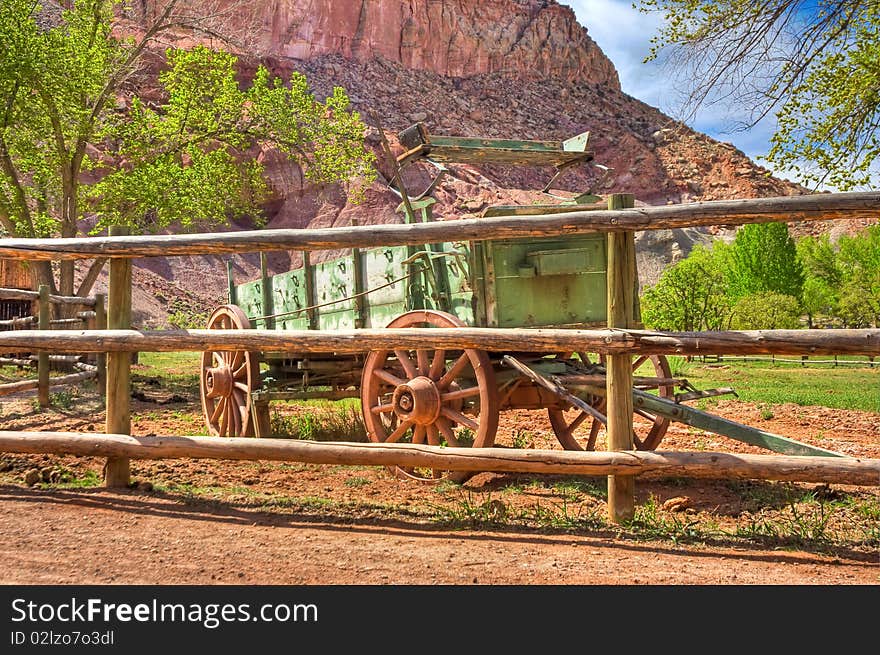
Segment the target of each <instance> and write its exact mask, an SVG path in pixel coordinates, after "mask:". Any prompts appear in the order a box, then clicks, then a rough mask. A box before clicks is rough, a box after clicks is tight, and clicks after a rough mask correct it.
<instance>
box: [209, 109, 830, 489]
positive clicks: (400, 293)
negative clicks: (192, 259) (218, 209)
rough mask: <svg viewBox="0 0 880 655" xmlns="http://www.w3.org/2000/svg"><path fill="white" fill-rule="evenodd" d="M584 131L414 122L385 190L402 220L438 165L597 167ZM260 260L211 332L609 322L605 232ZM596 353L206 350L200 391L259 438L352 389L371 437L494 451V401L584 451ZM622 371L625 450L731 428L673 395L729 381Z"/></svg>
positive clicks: (427, 194) (213, 426)
mask: <svg viewBox="0 0 880 655" xmlns="http://www.w3.org/2000/svg"><path fill="white" fill-rule="evenodd" d="M588 136H589V135H588V133H584V134H581V135H578V136H577V137H574V138H573V139H569V140H567V141H561V142H554V141H513V140H503V139H469V138H461V137H431V136H429V135H428V133H427V131H426V130H425V128H424V126H422V125H416V126H413V127H412V128H409V129H408V130H406V131H404V132H403V133H401V135H400V140H401V143H402V144H403V145H404V147H405V148H406V152H404V153H403V154H402V155H400V156H398V157H394V158H393V159H392V161H393V163H394V166H395V168H396V175H395V177H394V179H393V180H392V188H393V189H395V190H396V191H397V192H398V193H399V194H400V196H401V198H402V201H403V202H402V203H401V207H400V209H401V211H402V212H403V213H404V216H405V220H406V221H408V222H414V221H430V220H432V216H431V206H432V204H434V202H435V200H434V198H433V197H431V193H432V191H433V189H434V188H435V187H436V182H437V181H438V180H439V178H440V177H441V176H442V174H443V173H444V172H445V166H444V163H445V162H450V161H456V162H464V163H504V164H528V165H549V166H553V167H554V168H555V171H556V174H557V175H558V174H560V173H561V172H563V171H565V170H566V169H567V168H569V167H570V166H573V165H575V164H582V163H587V164H589V163H591V162H592V154H591V152H590V151H589V150H588V148H587V145H588ZM385 145H386V151H387V152H388V154H389V155H390V149H388V148H387V143H386V144H385ZM415 161H428V162H430V163H432V164H433V165H435V166H436V167H437V170H438V171H439V172H438V174H437V176H436V177H435V178H434V181H433V183H432V184H431V185H429V186H428V188H427V189H426V190H425V191H424V192H422V193H420V194H418V195H415V196H411V195H409V194H407V192H406V190H405V189H404V188H403V185H402V183H401V179H402V176H401V175H400V172H401V170H402V169H403V168H404V167H406V166H407V165H409V164H410V163H412V162H415ZM555 177H556V175H554V179H555ZM551 181H552V180H551ZM548 189H549V184H548V186H547V187H545V191H547V190H548ZM605 206H606V205H605V204H602V203H601V198H599V197H598V196H594V195H592V194H590V193H586V194H583V195H581V196H577V197H574V198H571V199H568V200H564V201H559V200H557V201H556V202H554V203H553V204H550V205H540V206H526V207H501V208H490V209H489V210H487V212H485V213H486V214H488V215H505V214H523V213H552V212H563V211H582V210H585V209H598V208H604V207H605ZM263 262H264V266H263V270H262V275H261V277H260V279H257V280H253V281H249V282H245V283H243V284H235V282H234V280H233V279H232V276H231V267H230V279H229V304H227V305H224V306H221V307H218V308H217V309H216V310H215V311H214V312H213V313H212V315H211V316H210V319H209V322H208V327H209V328H211V329H243V330H246V329H250V328H266V329H279V330H288V329H296V330H301V329H320V330H336V329H357V328H384V327H388V328H411V327H424V328H432V327H434V328H436V327H443V328H452V327H460V326H473V327H499V328H507V327H516V328H539V327H554V328H560V327H566V328H581V329H585V328H586V329H589V328H602V327H605V326H606V285H607V271H606V264H607V253H606V238H605V236H604V235H602V234H595V235H591V234H588V235H577V236H556V237H549V238H533V237H529V238H519V239H492V240H485V241H461V242H445V243H433V244H424V245H421V246H388V247H376V248H368V249H354V250H353V251H351V252H350V253H349V254H346V255H344V256H342V257H338V258H335V259H332V260H329V261H324V262H320V263H312V262H311V260H310V258H309V253H308V252H305V253H303V263H304V265H303V267H302V268H298V269H294V270H290V271H288V272H285V273H281V274H278V275H268V273H267V271H266V267H265V260H263ZM634 296H635V297H637V294H634ZM636 313H637V308H636ZM603 364H604V362H603V359H602V357H599V356H595V355H591V354H590V353H583V352H582V353H571V352H560V353H554V354H547V353H544V352H515V353H513V352H511V353H493V352H487V351H483V350H474V349H464V350H447V349H440V348H432V347H428V346H426V347H425V348H423V349H417V350H410V349H404V348H398V349H393V350H387V351H373V352H364V353H362V354H358V355H349V354H339V355H336V354H332V353H328V354H326V355H320V356H316V355H314V354H310V355H306V354H298V353H296V352H244V351H240V352H222V351H208V352H205V353H203V355H202V365H201V395H202V403H203V410H204V415H205V419H206V423H207V427H208V430H209V431H210V433H211V434H214V435H220V436H249V435H254V434H256V435H257V436H268V433H269V409H268V407H269V403H270V402H271V401H275V400H293V399H310V398H328V399H341V398H348V397H355V398H360V401H361V412H362V416H363V420H364V424H365V426H366V431H367V434H368V436H369V438H370V440H371V441H374V442H412V443H426V444H432V445H444V444H446V445H450V446H475V447H489V446H492V445H493V443H494V440H495V436H496V431H497V428H498V419H499V413H500V412H503V411H505V410H509V409H531V410H546V412H547V416H548V419H549V423H550V425H551V426H552V429H553V431H554V433H555V434H556V436H557V438H558V440H559V442H560V444H561V445H562V446H563V447H564V448H566V449H593V448H594V447H595V445H596V443H597V440H598V438H599V436H600V435H601V433H602V431H603V429H604V427H605V425H606V423H607V421H606V417H605V415H604V413H603V410H604V408H605V396H604V390H605V369H604V365H603ZM633 371H634V376H635V377H634V389H633V393H634V394H636V400H637V402H636V403H635V416H634V443H635V446H636V448H638V449H645V450H650V449H654V448H656V447H657V446H658V444H659V443H660V441H661V439H662V438H663V435H664V433H665V432H666V430H667V427H668V425H669V423H670V420H672V419H673V418H674V419H676V420H685V421H687V422H690V421H691V420H694V417H695V416H697V417H698V420H697V422H696V423H695V424H698V425H702V426H703V427H706V428H707V429H714V430H715V431H718V432H721V433H725V434H731V429H730V427H729V426H727V427H725V426H724V425H721V424H719V423H718V422H717V419H713V418H712V417H710V416H709V415H705V414H703V413H701V412H698V411H697V410H693V409H692V408H685V407H684V406H683V405H681V401H682V400H687V399H691V398H695V397H705V396H707V395H716V394H717V393H722V392H729V391H730V390H720V391H707V392H698V391H697V390H695V389H694V388H693V387H691V386H690V385H689V383H688V382H687V381H686V380H682V379H675V378H674V377H673V376H672V374H671V371H670V367H669V363H668V361H667V359H666V358H665V357H663V356H657V355H654V356H640V357H638V358H635V359H634V360H633ZM677 390H678V393H677ZM701 416H702V417H703V418H699V417H701ZM706 417H708V418H706ZM721 423H722V424H723V423H724V422H723V420H722V421H721ZM727 423H729V422H727ZM692 424H694V423H692ZM719 425H721V427H720V428H719ZM744 427H745V426H739V427H737V428H736V429H735V430H734V431H733V432H734V433H736V434H740V436H739V437H735V438H743V439H744V440H747V441H748V440H751V442H755V440H758V441H760V440H761V439H763V437H761V436H760V435H758V433H759V432H760V431H754V434H753V433H752V432H749V429H748V428H745V430H746V432H745V436H743V435H742V430H740V428H744ZM786 452H795V451H791V450H786ZM796 452H801V453H803V451H802V450H796ZM812 454H820V453H818V452H817V453H812ZM821 454H828V453H827V451H823V452H821ZM399 473H400V474H402V475H405V476H410V477H414V478H418V479H428V480H435V479H438V478H440V477H444V476H445V473H444V472H442V471H420V470H406V471H403V470H400V471H399Z"/></svg>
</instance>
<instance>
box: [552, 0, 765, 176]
mask: <svg viewBox="0 0 880 655" xmlns="http://www.w3.org/2000/svg"><path fill="white" fill-rule="evenodd" d="M561 2H562V3H563V4H568V5H569V6H570V7H571V8H572V9H573V10H574V12H575V15H576V16H577V18H578V22H580V24H581V25H583V26H584V27H586V28H587V31H588V33H589V34H590V37H591V38H592V39H593V40H594V41H595V42H596V43H598V44H599V47H600V48H602V51H603V52H604V53H605V54H606V55H607V56H608V58H609V59H611V61H612V62H613V63H614V66H615V67H616V68H617V72H618V74H619V75H620V84H621V87H622V88H623V91H624V92H625V93H627V94H629V95H631V96H633V97H635V98H638V99H639V100H641V101H643V102H646V103H647V104H649V105H652V106H654V107H657V108H658V109H659V110H660V111H662V112H663V113H664V114H667V115H669V116H671V117H673V118H677V119H679V120H681V119H682V116H681V113H680V111H679V105H678V102H677V99H678V98H677V95H676V93H675V91H674V90H673V89H672V88H671V87H670V82H669V78H668V74H664V72H663V70H662V67H661V65H660V64H657V63H650V64H643V63H642V61H643V60H644V58H645V56H646V55H647V54H648V51H649V50H650V40H651V37H652V36H654V35H655V34H656V33H657V30H658V28H659V26H660V24H661V18H660V16H659V15H658V14H644V13H641V12H639V11H638V10H636V9H633V6H632V4H633V3H632V0H561ZM735 120H736V114H735V112H733V111H731V108H729V107H727V108H722V107H709V108H706V109H704V110H702V111H701V112H700V113H699V114H698V115H697V116H696V117H695V119H694V120H688V121H685V122H687V124H688V125H690V126H691V127H692V128H694V129H695V130H697V131H699V132H703V133H704V134H708V135H709V136H711V137H713V138H715V139H718V140H719V141H728V142H730V143H733V144H734V145H735V146H736V147H737V148H739V149H740V150H742V151H743V152H744V153H745V154H746V155H747V156H748V157H749V158H751V159H753V160H755V161H757V163H759V164H761V165H764V166H767V163H766V162H764V161H761V160H759V159H758V158H759V156H760V155H764V154H766V153H767V150H768V149H769V147H770V146H769V141H770V135H771V134H773V131H774V127H775V120H774V119H773V118H772V117H771V118H769V119H765V120H764V121H762V122H761V123H760V124H758V125H757V126H755V127H754V128H752V129H750V130H748V131H740V130H736V129H734V128H733V126H734V123H735ZM780 177H782V176H780Z"/></svg>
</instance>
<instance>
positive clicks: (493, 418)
mask: <svg viewBox="0 0 880 655" xmlns="http://www.w3.org/2000/svg"><path fill="white" fill-rule="evenodd" d="M464 326H465V324H464V323H463V322H461V321H460V320H459V319H458V318H456V317H455V316H452V315H451V314H447V313H445V312H439V311H434V310H418V311H413V312H408V313H406V314H402V315H401V316H398V317H397V318H395V319H394V320H393V321H391V322H390V323H389V324H388V326H387V327H389V328H410V327H429V328H430V327H442V328H445V327H464ZM361 411H362V413H363V417H364V425H365V426H366V429H367V435H368V436H369V438H370V440H371V441H373V442H376V443H394V442H397V443H414V444H427V445H434V446H440V445H443V444H444V443H445V444H446V445H448V446H453V447H474V448H489V447H491V446H492V444H493V443H494V442H495V433H496V432H497V430H498V389H497V387H496V385H495V374H494V371H493V369H492V363H491V361H490V359H489V356H488V355H487V354H486V352H485V351H482V350H475V349H469V348H466V349H442V348H423V349H414V350H406V349H394V350H381V351H372V352H370V354H369V355H368V356H367V358H366V360H365V362H364V369H363V374H362V379H361ZM390 470H391V471H392V472H393V473H394V474H395V475H397V476H399V477H403V478H408V479H413V480H418V481H421V482H432V483H436V482H439V481H441V480H453V481H455V482H464V481H465V480H467V479H468V478H469V477H471V476H472V475H474V473H473V472H469V471H443V470H438V469H418V468H403V467H392V468H391V469H390Z"/></svg>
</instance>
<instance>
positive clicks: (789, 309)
mask: <svg viewBox="0 0 880 655" xmlns="http://www.w3.org/2000/svg"><path fill="white" fill-rule="evenodd" d="M731 327H732V328H733V329H734V330H786V329H795V328H798V327H800V305H799V303H798V299H797V298H795V297H794V296H789V295H786V294H783V293H776V292H775V291H763V292H761V293H753V294H750V295H748V296H743V297H742V298H740V299H739V300H738V301H737V303H736V305H735V306H734V308H733V318H732V320H731Z"/></svg>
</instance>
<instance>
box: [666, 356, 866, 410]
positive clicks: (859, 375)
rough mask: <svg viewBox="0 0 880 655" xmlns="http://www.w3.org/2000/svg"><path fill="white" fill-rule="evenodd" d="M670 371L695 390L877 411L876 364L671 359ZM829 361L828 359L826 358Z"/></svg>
mask: <svg viewBox="0 0 880 655" xmlns="http://www.w3.org/2000/svg"><path fill="white" fill-rule="evenodd" d="M670 359H671V363H672V366H673V375H675V376H677V377H686V378H687V379H688V380H689V381H690V382H691V384H693V385H694V386H695V387H697V388H698V389H709V388H714V387H733V389H734V390H735V391H736V392H737V394H738V395H739V398H740V400H744V401H749V402H756V403H771V404H779V403H796V404H798V405H821V406H824V407H834V408H837V409H861V410H864V411H868V412H876V413H880V362H877V363H875V365H874V367H873V368H871V367H869V366H868V365H867V362H866V364H865V366H864V367H861V366H837V367H835V366H833V365H832V364H808V365H807V366H803V367H802V366H801V365H800V364H797V363H785V362H778V361H777V362H775V363H774V362H755V361H746V362H743V361H741V360H735V359H729V360H725V361H722V362H720V363H714V362H700V361H696V360H695V361H691V362H683V361H682V360H683V358H670ZM827 359H831V358H827Z"/></svg>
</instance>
